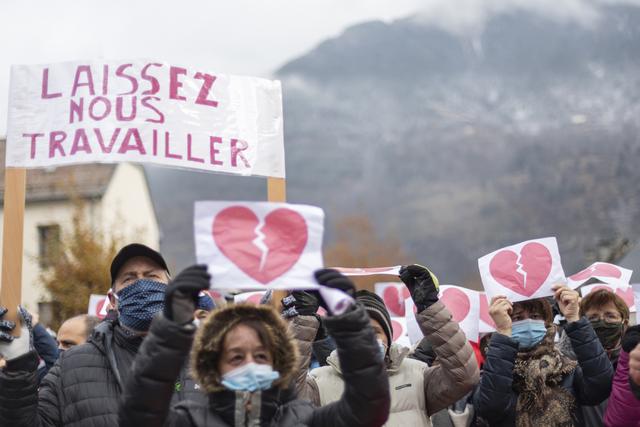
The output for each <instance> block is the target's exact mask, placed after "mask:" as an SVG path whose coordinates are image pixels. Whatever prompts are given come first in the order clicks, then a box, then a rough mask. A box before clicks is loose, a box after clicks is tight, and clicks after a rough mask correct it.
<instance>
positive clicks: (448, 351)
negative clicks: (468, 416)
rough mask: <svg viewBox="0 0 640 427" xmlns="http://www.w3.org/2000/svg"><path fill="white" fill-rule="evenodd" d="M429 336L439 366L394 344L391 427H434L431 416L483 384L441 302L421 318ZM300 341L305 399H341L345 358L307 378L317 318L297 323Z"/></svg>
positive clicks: (333, 357) (295, 328) (391, 350)
mask: <svg viewBox="0 0 640 427" xmlns="http://www.w3.org/2000/svg"><path fill="white" fill-rule="evenodd" d="M416 317H417V320H418V324H419V325H420V328H421V329H422V332H423V334H424V336H425V337H426V338H427V339H428V340H429V341H430V342H431V344H432V345H433V348H434V351H435V353H436V355H437V356H438V359H439V362H440V363H438V364H436V365H434V366H433V367H429V366H428V365H427V364H426V363H424V362H421V361H419V360H415V359H410V358H408V357H406V356H407V354H408V352H409V349H407V348H403V347H401V346H398V345H396V344H392V345H391V347H390V348H389V352H388V356H387V359H386V362H387V373H388V375H389V383H390V390H391V412H390V414H389V421H388V422H387V424H385V425H386V426H401V427H407V426H429V425H431V422H430V420H429V417H430V416H431V415H433V414H435V413H436V412H438V411H439V410H441V409H443V408H446V407H448V406H449V405H450V404H453V403H454V402H456V401H457V400H458V399H460V398H461V397H463V396H464V395H465V394H467V393H468V392H469V391H471V390H472V388H473V386H474V385H475V384H476V383H477V382H478V376H479V373H478V364H477V362H476V359H475V356H474V354H473V350H472V348H471V346H470V345H469V343H468V342H467V339H466V337H465V335H464V333H463V332H462V331H461V330H460V327H459V326H458V324H457V323H456V322H454V321H452V320H451V313H450V312H449V310H447V308H446V307H445V306H444V305H443V304H442V303H440V302H437V303H435V304H433V305H432V306H430V307H429V308H427V309H425V310H424V311H422V312H421V313H419V314H417V315H416ZM291 328H292V330H293V333H294V335H295V336H296V339H297V340H298V342H299V349H300V353H301V354H302V361H301V362H302V363H301V366H300V372H299V374H298V376H297V381H296V386H297V388H298V394H299V396H300V397H302V398H305V399H307V400H309V401H311V402H313V403H314V404H315V405H317V406H324V405H327V404H330V403H331V402H334V401H335V400H337V399H338V398H339V397H340V395H341V393H342V390H343V389H344V387H345V382H346V381H345V379H344V375H343V368H342V365H341V359H340V360H339V358H338V357H336V353H332V355H331V356H329V358H328V359H327V361H328V363H329V366H324V367H321V368H317V369H314V370H313V371H311V373H310V374H309V375H307V368H308V359H309V355H308V351H309V350H308V348H309V347H310V342H312V341H313V338H314V337H315V330H316V329H317V320H316V319H315V318H314V317H312V316H298V317H296V318H294V319H293V321H292V323H291Z"/></svg>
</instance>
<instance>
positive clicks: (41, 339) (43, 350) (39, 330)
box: [33, 324, 58, 383]
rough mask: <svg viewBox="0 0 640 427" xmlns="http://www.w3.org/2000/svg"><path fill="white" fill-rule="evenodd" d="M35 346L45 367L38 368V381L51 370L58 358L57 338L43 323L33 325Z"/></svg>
mask: <svg viewBox="0 0 640 427" xmlns="http://www.w3.org/2000/svg"><path fill="white" fill-rule="evenodd" d="M33 346H34V347H35V349H36V351H37V352H38V356H40V357H41V358H42V360H44V365H45V368H44V369H39V370H38V383H39V382H40V380H42V378H44V376H45V375H46V374H47V372H49V369H51V367H52V366H53V364H54V363H56V360H58V345H57V343H56V340H55V339H54V338H53V337H52V336H51V335H50V334H49V332H47V330H46V329H45V328H44V327H43V326H42V325H41V324H37V325H36V326H34V327H33Z"/></svg>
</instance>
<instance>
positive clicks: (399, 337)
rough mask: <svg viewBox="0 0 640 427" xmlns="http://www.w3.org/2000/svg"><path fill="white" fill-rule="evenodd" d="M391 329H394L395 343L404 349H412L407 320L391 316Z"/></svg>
mask: <svg viewBox="0 0 640 427" xmlns="http://www.w3.org/2000/svg"><path fill="white" fill-rule="evenodd" d="M391 329H393V338H392V339H393V342H394V343H396V344H399V345H401V346H403V347H411V341H409V335H408V333H407V320H406V319H405V318H404V317H393V316H391Z"/></svg>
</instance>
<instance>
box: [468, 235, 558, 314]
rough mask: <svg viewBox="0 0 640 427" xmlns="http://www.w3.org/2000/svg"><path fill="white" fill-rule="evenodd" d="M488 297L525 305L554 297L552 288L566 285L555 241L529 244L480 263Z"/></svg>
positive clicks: (484, 259) (499, 252)
mask: <svg viewBox="0 0 640 427" xmlns="http://www.w3.org/2000/svg"><path fill="white" fill-rule="evenodd" d="M478 268H479V269H480V277H481V279H482V284H483V285H484V290H485V292H486V294H487V297H488V298H489V299H491V298H492V297H494V296H496V295H504V296H506V297H507V298H508V299H509V301H511V302H515V301H524V300H528V299H534V298H540V297H546V296H550V295H553V291H552V290H551V287H552V286H553V285H554V284H556V283H566V281H567V279H566V278H565V275H564V271H563V270H562V263H561V261H560V253H559V252H558V243H557V242H556V238H555V237H547V238H544V239H536V240H528V241H526V242H522V243H518V244H516V245H512V246H508V247H505V248H502V249H499V250H497V251H494V252H492V253H490V254H488V255H485V256H483V257H482V258H480V259H478Z"/></svg>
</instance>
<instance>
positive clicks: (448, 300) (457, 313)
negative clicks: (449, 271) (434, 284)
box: [439, 285, 480, 342]
mask: <svg viewBox="0 0 640 427" xmlns="http://www.w3.org/2000/svg"><path fill="white" fill-rule="evenodd" d="M439 298H440V302H442V303H443V304H444V305H445V307H447V309H448V310H449V311H450V312H451V316H452V320H453V321H454V322H456V323H458V324H459V325H460V329H462V331H463V332H464V334H465V335H466V336H467V339H468V340H469V341H473V342H478V319H479V317H480V295H479V293H478V292H476V291H473V290H471V289H467V288H463V287H461V286H454V285H440V295H439Z"/></svg>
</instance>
